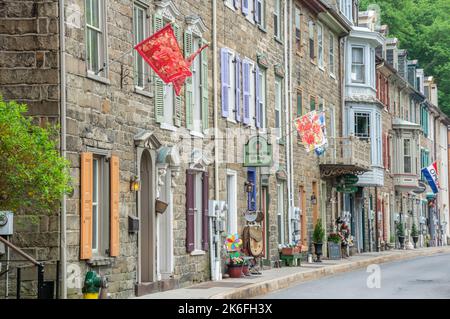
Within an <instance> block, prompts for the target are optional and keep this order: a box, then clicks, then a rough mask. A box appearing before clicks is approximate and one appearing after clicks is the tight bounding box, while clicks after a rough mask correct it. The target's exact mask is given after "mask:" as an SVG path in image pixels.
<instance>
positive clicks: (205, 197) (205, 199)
mask: <svg viewBox="0 0 450 319" xmlns="http://www.w3.org/2000/svg"><path fill="white" fill-rule="evenodd" d="M202 182H203V183H202V188H203V189H202V208H203V214H202V249H203V250H205V251H206V250H208V248H209V232H208V230H209V221H208V203H209V174H208V172H204V173H203V181H202Z"/></svg>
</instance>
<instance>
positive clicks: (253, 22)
mask: <svg viewBox="0 0 450 319" xmlns="http://www.w3.org/2000/svg"><path fill="white" fill-rule="evenodd" d="M245 20H247V22H249V23H251V24H253V25H255V24H256V22H255V19H254V18H253V19H250V18H249V15H246V16H245Z"/></svg>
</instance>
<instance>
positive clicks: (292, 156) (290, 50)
mask: <svg viewBox="0 0 450 319" xmlns="http://www.w3.org/2000/svg"><path fill="white" fill-rule="evenodd" d="M292 8H293V1H292V0H289V112H290V114H289V155H290V157H289V162H288V163H289V164H290V168H291V201H292V203H291V207H292V208H291V218H294V217H295V216H294V211H293V209H294V206H295V200H294V194H295V187H294V185H295V178H294V143H293V138H292V126H293V123H292V119H293V118H294V116H293V115H294V114H295V112H294V109H293V106H292V100H293V99H292V98H293V79H292V68H293V63H292V52H293V47H292V34H293V33H292V22H293V21H292V14H293V10H292ZM295 222H296V223H298V221H295ZM291 227H292V226H291ZM293 231H294V230H293V229H291V234H293ZM294 239H295V238H294Z"/></svg>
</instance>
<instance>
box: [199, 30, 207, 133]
mask: <svg viewBox="0 0 450 319" xmlns="http://www.w3.org/2000/svg"><path fill="white" fill-rule="evenodd" d="M205 44H206V41H205V40H204V39H203V40H202V45H205ZM201 59H202V74H201V81H202V92H201V93H202V125H203V130H206V129H208V127H209V126H208V124H209V123H208V120H209V116H208V115H209V100H208V49H207V48H205V49H204V50H203V51H202V53H201Z"/></svg>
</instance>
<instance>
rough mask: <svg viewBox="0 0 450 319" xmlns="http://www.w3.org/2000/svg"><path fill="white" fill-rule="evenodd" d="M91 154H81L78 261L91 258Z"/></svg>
mask: <svg viewBox="0 0 450 319" xmlns="http://www.w3.org/2000/svg"><path fill="white" fill-rule="evenodd" d="M92 170H93V157H92V153H81V173H80V175H81V178H80V179H81V225H80V259H90V258H91V257H92V191H93V189H92V188H93V182H92V181H93V179H92V174H93V172H92Z"/></svg>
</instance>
